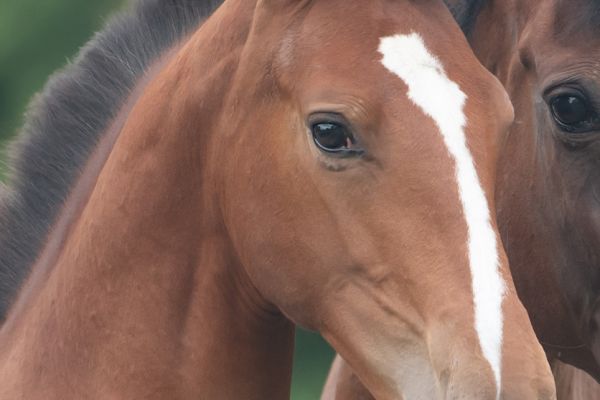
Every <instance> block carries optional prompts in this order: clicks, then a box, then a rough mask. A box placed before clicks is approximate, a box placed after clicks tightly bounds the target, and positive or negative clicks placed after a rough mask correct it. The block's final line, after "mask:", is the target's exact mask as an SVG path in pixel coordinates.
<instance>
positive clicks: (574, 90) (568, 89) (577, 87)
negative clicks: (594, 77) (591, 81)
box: [542, 79, 600, 111]
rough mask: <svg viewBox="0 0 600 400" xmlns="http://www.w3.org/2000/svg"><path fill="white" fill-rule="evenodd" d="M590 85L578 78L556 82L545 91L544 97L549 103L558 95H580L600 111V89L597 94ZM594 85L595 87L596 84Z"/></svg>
mask: <svg viewBox="0 0 600 400" xmlns="http://www.w3.org/2000/svg"><path fill="white" fill-rule="evenodd" d="M589 86H590V85H588V84H586V83H585V82H582V81H581V80H578V79H573V80H569V81H561V82H556V83H554V84H553V85H551V86H550V87H548V88H547V89H546V90H545V91H544V92H543V94H542V97H543V99H544V101H545V102H546V103H547V104H550V103H551V101H552V100H553V99H555V98H556V97H558V96H566V95H573V96H578V97H580V98H582V99H583V100H585V102H586V103H587V104H588V105H589V106H590V107H591V108H592V109H593V110H598V111H600V91H599V92H598V95H597V94H596V93H595V91H594V89H593V88H592V90H590V89H589V88H588V87H589ZM592 86H594V87H595V85H592Z"/></svg>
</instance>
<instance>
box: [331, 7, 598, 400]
mask: <svg viewBox="0 0 600 400" xmlns="http://www.w3.org/2000/svg"><path fill="white" fill-rule="evenodd" d="M451 2H453V3H461V1H460V0H456V1H451ZM462 3H480V2H479V1H475V0H472V1H462ZM598 10H599V4H598V2H597V1H593V0H574V1H562V0H556V1H555V0H544V1H537V0H536V1H534V0H488V1H487V2H486V5H485V7H483V8H482V10H481V14H480V15H479V16H477V19H476V23H475V24H474V29H473V30H472V31H471V32H470V35H469V38H470V42H471V44H472V47H473V49H474V51H475V53H476V55H477V57H478V58H479V59H480V60H481V61H482V62H483V64H484V65H485V66H486V67H487V68H488V69H489V70H490V71H492V72H494V74H495V75H496V76H497V77H498V78H499V79H500V81H501V82H502V83H503V85H504V86H505V87H506V88H507V90H508V92H509V95H510V96H511V100H512V102H513V104H514V107H515V124H514V126H513V128H512V129H511V131H510V134H509V136H508V140H507V142H506V144H505V147H504V149H503V150H502V153H501V159H500V164H499V172H500V173H499V176H498V177H499V179H498V182H497V185H498V186H497V187H498V191H497V194H496V199H497V202H498V222H499V226H500V231H501V233H502V239H503V243H504V245H505V247H506V251H507V254H508V256H509V260H510V265H511V271H512V273H513V276H514V279H515V284H516V286H517V291H518V293H519V297H520V298H521V300H522V301H523V303H524V304H525V306H526V308H527V311H528V313H529V315H530V317H531V320H532V323H533V326H534V329H535V331H536V333H537V335H538V337H539V339H540V341H541V343H542V345H543V346H544V348H545V350H546V351H547V354H548V358H549V359H550V360H551V362H552V363H553V364H554V366H555V367H554V373H555V375H556V383H557V392H558V396H559V397H558V398H559V399H561V400H570V399H576V400H579V399H581V400H591V399H594V398H596V397H600V385H598V384H597V383H596V382H594V380H593V378H595V379H596V380H598V379H600V364H599V360H600V345H599V343H600V331H599V327H598V323H599V317H598V315H600V310H599V309H598V304H600V303H599V302H598V299H599V298H600V269H599V266H600V265H599V261H600V253H599V252H600V222H599V221H600V220H599V219H598V211H599V209H600V204H599V196H598V193H600V175H599V171H600V169H599V167H600V166H599V165H598V159H599V154H600V153H599V152H600V144H599V142H598V138H597V137H598V132H597V131H592V132H590V133H588V134H587V138H588V139H587V143H588V145H587V146H585V147H577V146H573V141H572V140H571V139H569V135H568V134H566V133H565V132H563V131H562V130H561V129H559V128H558V127H557V125H556V123H555V122H554V120H553V118H552V116H551V115H550V110H549V107H548V105H547V104H546V103H547V99H546V98H545V94H546V92H547V91H548V90H549V89H551V88H552V87H553V86H556V85H557V84H562V85H563V86H565V85H567V84H571V85H572V84H573V82H577V85H578V86H579V87H581V89H582V90H583V91H585V92H586V94H587V95H588V96H589V97H590V98H591V99H592V102H593V103H594V105H595V107H596V111H598V103H597V99H598V98H600V90H599V87H598V82H600V79H599V77H598V66H599V65H600V53H599V51H598V45H597V40H596V39H597V38H598V26H599V25H598V22H599V20H600V18H599V14H598ZM558 360H562V361H563V362H566V363H569V364H572V365H574V366H576V367H579V368H582V369H583V370H585V371H587V372H588V373H589V374H590V375H591V377H593V378H591V377H590V376H587V375H586V374H585V373H584V372H582V371H579V370H576V369H574V368H573V367H569V366H568V365H565V364H562V363H560V362H559V361H558ZM336 368H337V369H339V370H338V371H332V376H334V377H335V376H338V375H339V376H346V377H347V375H348V372H347V371H343V370H342V369H343V368H342V367H341V366H340V364H336ZM344 379H345V382H346V383H343V384H342V385H343V386H351V385H350V384H349V383H348V382H349V378H344ZM328 385H329V386H333V385H334V383H333V382H329V383H328ZM339 390H340V391H343V390H345V389H344V388H340V389H339ZM355 390H356V392H357V395H356V396H357V397H356V398H361V396H364V394H362V392H361V390H360V389H355ZM327 398H332V397H327ZM340 398H343V399H344V400H347V399H352V398H353V397H351V396H347V395H346V396H344V397H340Z"/></svg>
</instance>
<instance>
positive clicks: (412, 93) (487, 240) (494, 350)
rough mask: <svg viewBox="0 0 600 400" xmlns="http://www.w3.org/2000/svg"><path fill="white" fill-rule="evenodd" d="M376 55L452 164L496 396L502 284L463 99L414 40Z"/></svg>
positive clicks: (391, 40)
mask: <svg viewBox="0 0 600 400" xmlns="http://www.w3.org/2000/svg"><path fill="white" fill-rule="evenodd" d="M379 52H380V53H381V54H383V60H382V64H383V65H384V66H385V67H386V68H387V69H388V70H389V71H391V72H392V73H394V74H395V75H397V76H398V77H400V78H401V79H402V80H403V81H404V82H405V83H406V85H407V86H408V97H409V98H410V99H411V100H412V101H413V102H414V103H415V104H416V105H417V106H418V107H419V108H421V109H422V110H423V112H424V113H425V114H427V115H428V116H430V117H431V118H432V119H433V120H434V121H435V123H436V125H437V126H438V128H439V130H440V132H441V134H442V137H443V138H444V143H445V144H446V146H447V148H448V152H449V153H450V154H451V156H452V158H453V159H454V161H455V163H456V165H455V168H456V180H457V183H458V192H459V194H460V201H461V203H462V207H463V214H464V216H465V219H466V223H467V228H468V241H469V242H468V251H469V264H470V268H471V278H472V285H473V300H474V305H475V329H476V331H477V335H478V337H479V343H480V345H481V350H482V352H483V355H484V357H485V358H486V359H487V361H488V362H489V364H490V366H491V368H492V371H493V373H494V376H495V378H496V388H497V393H498V394H499V393H500V380H501V362H502V329H503V328H502V325H503V316H502V299H503V297H504V291H505V283H504V280H503V278H502V276H501V273H500V269H499V261H498V260H499V259H498V247H497V243H496V234H495V232H494V230H493V229H492V226H491V222H490V210H489V206H488V202H487V200H486V197H485V194H484V191H483V189H482V187H481V185H480V182H479V178H478V176H477V171H476V170H475V164H474V162H473V157H472V156H471V153H470V152H469V149H468V147H467V143H466V137H465V131H464V129H465V126H466V118H465V113H464V105H465V101H466V99H467V96H466V95H465V94H464V93H463V92H462V90H461V89H460V87H459V86H458V85H457V84H456V83H455V82H453V81H451V80H450V79H449V78H448V76H447V75H446V72H445V71H444V67H443V66H442V64H441V63H440V61H439V60H438V59H437V58H436V57H435V56H433V55H432V54H431V53H430V52H429V51H428V50H427V48H426V47H425V44H424V42H423V39H421V36H419V35H418V34H416V33H411V34H410V35H395V36H391V37H386V38H382V39H381V43H380V46H379Z"/></svg>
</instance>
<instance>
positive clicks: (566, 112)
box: [550, 94, 600, 133]
mask: <svg viewBox="0 0 600 400" xmlns="http://www.w3.org/2000/svg"><path fill="white" fill-rule="evenodd" d="M550 108H551V111H552V116H553V117H554V120H555V121H556V122H557V123H558V125H559V126H560V127H561V128H562V129H563V130H565V131H567V132H571V133H584V132H588V131H591V130H595V129H598V125H599V122H600V120H599V118H598V116H597V115H596V113H595V112H594V110H593V109H592V108H591V107H590V106H589V104H588V102H587V101H586V100H585V98H583V97H582V96H579V95H570V94H567V95H559V96H556V97H554V98H553V99H552V100H551V101H550Z"/></svg>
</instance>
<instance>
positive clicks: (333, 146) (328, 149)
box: [311, 122, 357, 155]
mask: <svg viewBox="0 0 600 400" xmlns="http://www.w3.org/2000/svg"><path fill="white" fill-rule="evenodd" d="M311 131H312V137H313V140H314V142H315V144H316V145H317V147H318V148H319V150H321V151H323V152H325V153H330V154H342V155H353V154H356V152H357V149H355V148H354V147H355V144H356V141H355V140H354V136H353V135H352V133H351V132H350V131H349V130H348V128H346V127H345V126H344V125H342V124H340V123H337V122H321V123H316V124H313V125H312V127H311Z"/></svg>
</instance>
